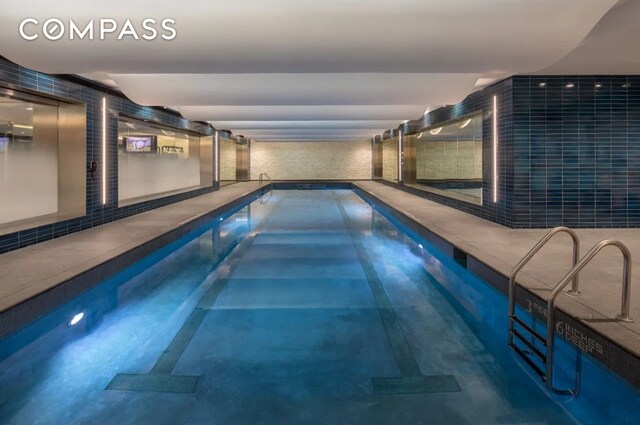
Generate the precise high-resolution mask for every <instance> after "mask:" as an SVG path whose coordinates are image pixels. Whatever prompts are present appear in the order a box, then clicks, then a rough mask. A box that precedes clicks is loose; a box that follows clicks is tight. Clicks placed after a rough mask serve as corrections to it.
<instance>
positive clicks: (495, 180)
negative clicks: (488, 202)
mask: <svg viewBox="0 0 640 425" xmlns="http://www.w3.org/2000/svg"><path fill="white" fill-rule="evenodd" d="M497 202H498V96H493V203H494V204H495V203H497Z"/></svg>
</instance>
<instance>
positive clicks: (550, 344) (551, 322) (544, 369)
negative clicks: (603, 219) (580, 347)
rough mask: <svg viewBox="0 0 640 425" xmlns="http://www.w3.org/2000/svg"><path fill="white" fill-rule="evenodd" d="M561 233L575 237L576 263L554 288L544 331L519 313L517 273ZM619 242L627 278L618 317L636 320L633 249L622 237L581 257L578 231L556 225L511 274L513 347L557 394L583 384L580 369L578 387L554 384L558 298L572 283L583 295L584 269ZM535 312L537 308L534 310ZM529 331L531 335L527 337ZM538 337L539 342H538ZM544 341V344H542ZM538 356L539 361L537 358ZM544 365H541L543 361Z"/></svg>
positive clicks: (510, 338)
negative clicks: (633, 315)
mask: <svg viewBox="0 0 640 425" xmlns="http://www.w3.org/2000/svg"><path fill="white" fill-rule="evenodd" d="M558 233H567V234H569V236H571V239H572V240H573V266H572V268H571V270H570V271H569V272H568V273H567V274H566V275H565V276H564V277H563V278H562V279H561V280H560V282H559V283H558V284H557V285H556V286H555V287H554V288H553V289H552V290H551V293H550V294H549V297H548V298H547V311H546V312H545V313H546V316H547V324H546V325H547V332H546V335H542V334H541V333H540V332H538V331H536V330H535V329H534V328H533V326H530V325H528V324H527V323H525V322H524V321H523V320H521V319H520V318H519V317H518V316H517V315H516V296H515V292H516V276H517V274H518V273H519V272H520V270H522V268H523V267H524V266H525V265H526V264H527V263H528V262H529V261H530V260H531V259H532V258H533V257H534V256H535V255H536V254H537V253H538V251H540V249H542V247H543V246H545V245H546V244H547V242H548V241H549V240H550V239H551V238H553V237H554V236H555V235H557V234H558ZM607 246H615V247H616V248H618V249H619V250H620V252H621V253H622V256H623V259H624V266H623V278H622V305H621V308H620V314H619V315H617V316H616V318H617V319H618V320H620V321H623V322H632V321H633V319H631V317H629V310H630V308H631V305H630V304H631V253H630V252H629V249H628V248H627V247H626V246H625V245H624V244H623V243H622V242H620V241H618V240H615V239H606V240H603V241H601V242H599V243H598V244H596V245H595V246H594V247H593V248H591V250H590V251H589V252H587V254H586V255H585V256H584V257H582V259H580V240H579V238H578V235H577V233H576V232H575V231H573V230H572V229H569V228H567V227H556V228H555V229H552V230H551V231H549V233H547V234H546V235H545V236H544V237H543V238H542V239H540V241H538V243H536V244H535V245H534V247H533V248H531V250H530V251H529V252H528V253H527V255H525V256H524V257H523V258H522V260H520V262H519V263H518V264H517V265H516V266H515V267H514V268H513V270H512V271H511V275H510V276H509V334H508V342H509V347H510V348H511V349H512V350H513V351H514V352H515V353H516V354H518V355H519V356H520V357H521V358H522V359H523V360H524V361H525V363H526V364H527V365H529V366H530V367H531V369H533V371H534V372H535V373H536V374H537V375H538V376H540V378H541V379H542V380H543V381H544V382H545V384H546V386H547V388H548V389H549V390H550V391H551V392H553V393H556V394H561V395H571V396H575V395H577V393H578V389H579V385H580V374H579V371H578V370H576V377H575V382H576V386H575V388H574V389H558V388H556V387H554V385H553V372H554V370H553V358H554V348H555V344H554V340H555V309H556V307H555V306H556V298H557V297H558V295H559V294H560V293H561V292H562V290H563V289H564V288H565V287H566V286H567V285H568V284H569V282H571V283H572V285H571V289H570V290H569V291H568V293H569V294H571V295H574V296H578V295H580V288H579V283H580V282H579V274H580V271H581V270H582V269H583V268H584V267H585V266H586V265H587V264H588V263H589V262H590V261H591V260H592V259H593V258H594V257H595V256H596V255H597V254H598V253H599V252H600V251H601V250H602V249H603V248H605V247H607ZM531 313H532V314H533V311H532V312H531ZM527 335H529V337H527ZM514 338H515V339H514ZM534 339H535V340H536V341H537V342H538V343H539V345H536V343H535V341H533V340H534ZM515 340H518V341H520V342H521V343H522V344H524V346H525V347H526V348H521V347H520V346H519V345H517V344H516V342H515ZM540 345H541V346H542V347H540ZM535 358H537V359H538V362H536V361H535ZM540 363H541V364H542V365H543V366H540V365H539V364H540Z"/></svg>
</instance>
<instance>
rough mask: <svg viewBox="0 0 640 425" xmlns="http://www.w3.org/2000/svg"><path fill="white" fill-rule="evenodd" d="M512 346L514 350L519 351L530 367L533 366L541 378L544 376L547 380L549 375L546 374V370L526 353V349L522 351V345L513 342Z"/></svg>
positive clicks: (543, 378)
mask: <svg viewBox="0 0 640 425" xmlns="http://www.w3.org/2000/svg"><path fill="white" fill-rule="evenodd" d="M511 348H512V349H513V351H515V352H516V353H518V355H519V356H520V357H521V358H522V360H524V361H525V362H526V363H527V364H528V365H529V367H531V369H533V371H534V372H535V373H536V374H538V376H539V377H540V378H542V380H546V378H547V376H546V374H545V372H544V371H543V370H542V369H541V368H540V366H538V365H537V364H535V363H534V362H533V360H531V359H530V358H529V356H527V354H526V353H525V352H524V351H522V350H521V349H520V347H518V346H517V345H515V344H513V345H512V346H511Z"/></svg>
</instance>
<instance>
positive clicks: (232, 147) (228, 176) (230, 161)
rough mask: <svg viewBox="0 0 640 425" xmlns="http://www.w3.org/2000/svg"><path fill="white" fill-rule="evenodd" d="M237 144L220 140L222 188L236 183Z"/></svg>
mask: <svg viewBox="0 0 640 425" xmlns="http://www.w3.org/2000/svg"><path fill="white" fill-rule="evenodd" d="M236 164H237V162H236V142H234V141H233V140H229V139H223V138H221V139H220V186H221V187H222V186H226V185H229V184H232V183H235V182H236Z"/></svg>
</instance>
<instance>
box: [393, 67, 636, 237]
mask: <svg viewBox="0 0 640 425" xmlns="http://www.w3.org/2000/svg"><path fill="white" fill-rule="evenodd" d="M494 95H496V96H498V105H499V111H498V114H499V116H498V127H499V129H498V134H499V149H498V203H497V204H493V202H491V195H492V194H491V190H492V188H491V181H492V175H491V173H492V162H493V158H492V138H493V132H492V128H491V126H492V117H491V109H492V103H491V102H492V100H493V96H494ZM479 110H482V111H483V164H484V167H483V180H484V182H483V199H484V205H483V206H478V205H472V204H469V203H466V202H462V201H458V200H454V199H450V198H447V197H444V196H439V195H435V194H431V193H428V192H424V191H419V190H414V189H411V188H407V187H405V188H403V189H404V190H407V191H410V192H412V193H416V194H417V195H420V196H423V197H425V198H429V199H432V200H435V201H437V202H440V203H442V204H445V205H449V206H451V207H453V208H457V209H460V210H462V211H466V212H468V213H470V214H474V215H477V216H480V217H483V218H486V219H488V220H492V221H495V222H497V223H500V224H503V225H506V226H510V227H513V228H549V227H554V226H561V225H562V226H570V227H579V228H595V227H638V226H640V76H514V77H512V78H509V79H507V80H504V81H501V82H499V83H497V84H494V85H492V86H489V87H487V88H485V89H483V90H480V91H478V92H476V93H473V94H471V95H470V96H468V97H467V98H466V99H465V100H463V101H462V102H460V103H459V104H457V105H453V106H447V107H443V108H439V109H436V110H434V111H432V112H430V113H429V114H427V115H425V116H424V117H423V118H422V119H421V120H416V121H409V122H408V123H405V124H404V125H403V126H401V127H400V128H401V129H402V130H403V131H404V132H405V133H407V134H410V133H415V132H417V131H419V130H420V129H422V128H424V127H429V126H434V125H438V124H441V123H445V122H447V121H450V120H455V119H458V118H461V117H464V116H465V115H468V114H470V113H472V112H474V111H479Z"/></svg>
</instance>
